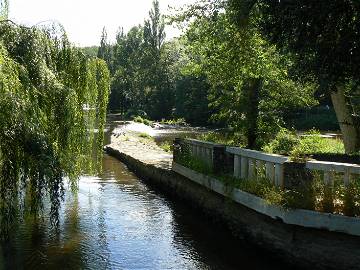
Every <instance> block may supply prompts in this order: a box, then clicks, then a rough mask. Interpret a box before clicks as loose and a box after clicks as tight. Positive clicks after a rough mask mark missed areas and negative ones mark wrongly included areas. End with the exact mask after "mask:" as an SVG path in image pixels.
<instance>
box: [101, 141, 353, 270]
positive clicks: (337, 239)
mask: <svg viewBox="0 0 360 270" xmlns="http://www.w3.org/2000/svg"><path fill="white" fill-rule="evenodd" d="M106 152H107V153H108V154H110V155H112V156H114V157H116V158H118V159H119V160H120V161H122V162H124V163H125V164H126V165H127V166H128V167H129V168H130V170H132V171H133V172H135V173H136V174H137V175H138V176H139V177H141V178H142V179H144V180H145V181H146V182H147V183H149V184H150V185H153V186H155V187H157V188H158V189H160V190H161V191H162V192H164V193H165V194H167V195H168V196H170V198H171V199H173V200H177V201H181V202H185V203H187V204H189V206H191V207H192V208H196V209H198V210H199V211H202V212H204V213H205V214H206V215H208V216H209V217H211V218H212V219H215V220H217V221H221V222H223V223H224V224H225V225H226V226H227V227H228V228H230V230H231V231H232V232H233V234H234V235H235V236H236V237H238V238H242V239H246V240H248V241H251V242H252V243H254V244H256V245H258V246H259V247H261V248H263V249H266V250H267V251H269V252H271V253H272V254H274V255H275V256H277V257H278V258H279V259H281V260H284V261H287V262H290V263H292V264H294V265H297V266H301V267H303V268H304V269H340V270H341V269H344V270H345V269H347V270H352V269H354V270H355V269H359V265H360V248H359V247H360V237H355V236H350V235H348V234H345V233H339V232H330V231H327V230H322V229H312V228H305V227H301V226H296V225H289V224H285V223H283V222H282V221H281V220H279V219H273V218H271V217H269V216H266V215H263V214H260V213H258V212H256V211H254V210H252V209H250V208H248V207H245V206H243V205H241V204H239V203H236V202H234V201H232V200H230V199H229V198H227V197H225V196H222V195H220V194H217V193H215V192H213V191H211V190H209V189H208V188H206V187H204V186H201V185H200V184H198V183H195V182H193V181H191V180H189V179H187V178H185V177H183V176H181V175H179V174H177V173H175V172H174V171H171V170H169V169H164V168H159V167H156V166H154V165H151V164H146V163H144V162H141V161H139V160H137V159H135V158H133V157H131V156H130V155H126V154H124V153H122V152H120V151H119V150H117V149H115V148H112V147H106ZM259 259H261V258H259Z"/></svg>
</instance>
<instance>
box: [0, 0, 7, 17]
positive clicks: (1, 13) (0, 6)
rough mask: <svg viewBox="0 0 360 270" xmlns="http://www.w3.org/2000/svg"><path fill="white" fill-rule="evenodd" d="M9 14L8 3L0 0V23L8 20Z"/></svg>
mask: <svg viewBox="0 0 360 270" xmlns="http://www.w3.org/2000/svg"><path fill="white" fill-rule="evenodd" d="M8 14H9V1H8V0H0V21H1V20H5V19H7V18H8Z"/></svg>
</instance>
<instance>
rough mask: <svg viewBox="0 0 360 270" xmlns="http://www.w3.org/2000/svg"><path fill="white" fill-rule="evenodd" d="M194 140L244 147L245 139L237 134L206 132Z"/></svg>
mask: <svg viewBox="0 0 360 270" xmlns="http://www.w3.org/2000/svg"><path fill="white" fill-rule="evenodd" d="M196 139H198V140H201V141H208V142H213V143H218V144H226V145H232V146H239V147H243V146H245V145H246V139H245V137H244V136H242V135H241V134H238V133H220V132H208V133H204V134H201V135H199V136H197V137H196Z"/></svg>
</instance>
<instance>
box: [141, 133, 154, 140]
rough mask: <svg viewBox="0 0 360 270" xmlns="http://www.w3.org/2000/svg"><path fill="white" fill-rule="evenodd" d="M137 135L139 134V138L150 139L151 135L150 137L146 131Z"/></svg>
mask: <svg viewBox="0 0 360 270" xmlns="http://www.w3.org/2000/svg"><path fill="white" fill-rule="evenodd" d="M138 136H139V137H140V138H145V139H152V137H151V136H150V135H149V134H147V133H139V134H138Z"/></svg>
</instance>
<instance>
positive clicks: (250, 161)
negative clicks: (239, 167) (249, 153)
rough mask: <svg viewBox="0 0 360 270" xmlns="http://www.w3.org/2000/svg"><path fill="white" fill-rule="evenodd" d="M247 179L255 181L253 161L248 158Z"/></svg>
mask: <svg viewBox="0 0 360 270" xmlns="http://www.w3.org/2000/svg"><path fill="white" fill-rule="evenodd" d="M248 170H249V171H248V179H250V180H255V179H254V178H255V160H254V159H252V158H249V169H248Z"/></svg>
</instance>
